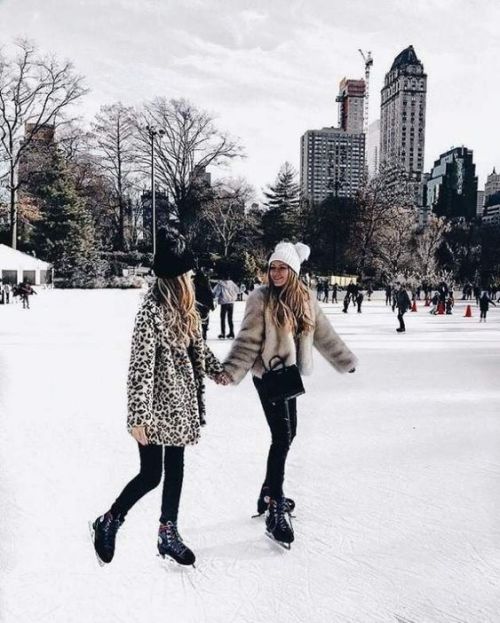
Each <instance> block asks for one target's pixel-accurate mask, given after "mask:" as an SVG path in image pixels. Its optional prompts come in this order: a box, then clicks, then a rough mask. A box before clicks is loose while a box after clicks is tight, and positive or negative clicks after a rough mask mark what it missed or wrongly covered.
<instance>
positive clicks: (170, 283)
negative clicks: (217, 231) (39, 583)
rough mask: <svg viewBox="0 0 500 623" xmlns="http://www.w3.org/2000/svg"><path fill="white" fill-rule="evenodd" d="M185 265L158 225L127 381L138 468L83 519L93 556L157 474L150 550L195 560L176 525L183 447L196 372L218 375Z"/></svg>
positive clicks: (179, 241)
mask: <svg viewBox="0 0 500 623" xmlns="http://www.w3.org/2000/svg"><path fill="white" fill-rule="evenodd" d="M193 266H194V258H193V256H192V254H191V253H190V251H189V250H188V248H187V247H186V244H185V241H184V239H183V238H182V236H180V235H179V234H178V233H176V232H172V231H165V232H163V233H162V234H161V236H159V238H158V247H157V253H156V255H155V258H154V271H155V274H156V276H157V280H156V282H155V284H154V285H153V287H152V288H151V289H150V290H149V292H148V293H147V294H146V296H145V297H144V301H143V303H142V306H141V308H140V309H139V311H138V313H137V316H136V321H135V327H134V332H133V336H132V349H131V356H130V366H129V374H128V383H127V394H128V417H127V428H128V431H129V433H130V434H131V435H132V437H133V438H134V439H135V440H136V442H137V445H138V448H139V458H140V471H139V473H138V474H137V476H136V477H135V478H133V479H132V480H131V481H130V482H129V483H128V484H127V486H126V487H125V488H124V489H123V491H122V492H121V493H120V495H119V496H118V498H117V499H116V500H115V502H114V503H113V504H112V506H111V507H110V509H109V510H108V511H107V512H106V513H104V515H101V516H100V517H98V518H97V519H96V520H95V521H94V522H92V523H91V525H90V528H91V534H92V539H93V543H94V547H95V550H96V554H97V556H98V559H99V561H100V562H101V563H109V562H111V560H112V558H113V555H114V550H115V539H116V533H117V531H118V529H119V528H120V527H121V525H122V524H123V522H124V521H125V517H126V515H127V512H128V511H129V510H130V509H131V508H132V506H133V505H134V504H135V503H136V502H137V501H138V500H140V499H141V498H142V497H143V496H144V495H145V494H146V493H148V492H149V491H151V490H152V489H154V488H155V487H156V486H158V485H159V484H160V481H161V478H162V474H163V476H164V479H163V494H162V505H161V516H160V527H159V532H158V551H159V553H160V555H161V556H163V557H164V556H169V557H170V558H172V559H174V560H175V561H176V562H178V563H179V564H182V565H192V564H193V563H194V561H195V556H194V554H193V552H192V551H191V550H190V549H189V548H188V547H187V546H186V545H185V544H184V543H183V541H182V538H181V536H180V535H179V532H178V530H177V514H178V508H179V501H180V496H181V489H182V481H183V474H184V448H185V446H187V445H192V444H196V443H197V442H198V439H199V436H200V426H201V425H202V424H204V418H205V405H204V398H203V396H204V377H205V376H206V375H208V376H209V377H211V378H212V379H214V380H216V381H217V382H222V383H225V380H224V378H222V372H223V368H222V365H221V364H220V362H219V361H218V360H217V359H216V357H215V356H214V355H213V354H212V352H211V351H210V350H209V348H208V347H207V346H206V344H205V342H204V340H203V337H202V335H201V328H200V317H199V314H198V312H197V310H196V301H195V293H194V288H193V284H192V281H191V274H190V271H191V269H192V268H193Z"/></svg>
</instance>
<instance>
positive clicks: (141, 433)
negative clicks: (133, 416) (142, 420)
mask: <svg viewBox="0 0 500 623" xmlns="http://www.w3.org/2000/svg"><path fill="white" fill-rule="evenodd" d="M130 434H131V435H132V437H133V438H134V439H135V440H136V441H137V442H138V443H140V444H141V446H147V445H148V438H147V437H146V427H145V426H134V427H133V428H132V430H131V431H130Z"/></svg>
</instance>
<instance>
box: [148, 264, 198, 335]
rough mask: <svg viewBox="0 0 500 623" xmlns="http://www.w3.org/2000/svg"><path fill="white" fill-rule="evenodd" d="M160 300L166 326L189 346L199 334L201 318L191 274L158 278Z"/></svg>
mask: <svg viewBox="0 0 500 623" xmlns="http://www.w3.org/2000/svg"><path fill="white" fill-rule="evenodd" d="M157 286H158V293H159V298H160V301H161V303H162V305H163V306H164V309H165V312H166V313H165V324H166V326H167V329H170V330H171V331H172V332H173V333H174V334H175V335H177V336H178V337H179V338H180V340H181V341H183V342H185V343H186V344H189V342H191V340H193V339H194V338H195V336H196V335H197V334H198V332H199V326H200V316H199V314H198V312H197V310H196V298H195V293H194V286H193V283H192V281H191V277H190V273H184V274H183V275H179V276H178V277H172V278H165V277H158V280H157Z"/></svg>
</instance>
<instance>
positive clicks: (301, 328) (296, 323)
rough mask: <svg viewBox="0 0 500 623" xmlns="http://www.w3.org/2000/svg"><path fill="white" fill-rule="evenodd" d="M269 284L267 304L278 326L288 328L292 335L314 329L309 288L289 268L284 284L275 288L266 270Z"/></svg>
mask: <svg viewBox="0 0 500 623" xmlns="http://www.w3.org/2000/svg"><path fill="white" fill-rule="evenodd" d="M267 281H268V284H269V297H268V305H269V308H270V310H271V317H272V319H273V321H274V323H275V324H276V326H277V327H279V328H288V329H290V330H291V332H292V333H293V334H294V335H301V334H305V333H309V332H310V331H312V330H313V329H314V324H313V321H312V319H311V308H310V305H309V301H310V294H309V289H308V288H307V287H306V285H305V284H304V283H302V281H301V280H300V279H299V276H298V275H297V273H296V272H295V271H294V270H292V269H291V268H290V269H289V271H288V279H287V282H286V283H285V285H284V286H282V287H281V288H277V287H276V286H275V285H274V284H273V280H272V279H271V275H270V274H269V270H268V272H267Z"/></svg>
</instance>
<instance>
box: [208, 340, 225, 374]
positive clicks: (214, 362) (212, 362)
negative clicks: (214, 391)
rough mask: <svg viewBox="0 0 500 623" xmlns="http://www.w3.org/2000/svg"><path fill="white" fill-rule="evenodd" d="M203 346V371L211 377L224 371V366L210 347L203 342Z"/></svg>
mask: <svg viewBox="0 0 500 623" xmlns="http://www.w3.org/2000/svg"><path fill="white" fill-rule="evenodd" d="M204 348H205V372H206V374H207V376H208V377H209V378H211V379H213V378H214V377H215V376H217V375H218V374H220V373H221V372H224V367H223V366H222V364H221V362H220V361H219V360H218V359H217V357H216V356H215V355H214V354H213V352H212V351H211V350H210V348H209V347H208V346H207V345H206V343H205V342H204Z"/></svg>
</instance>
